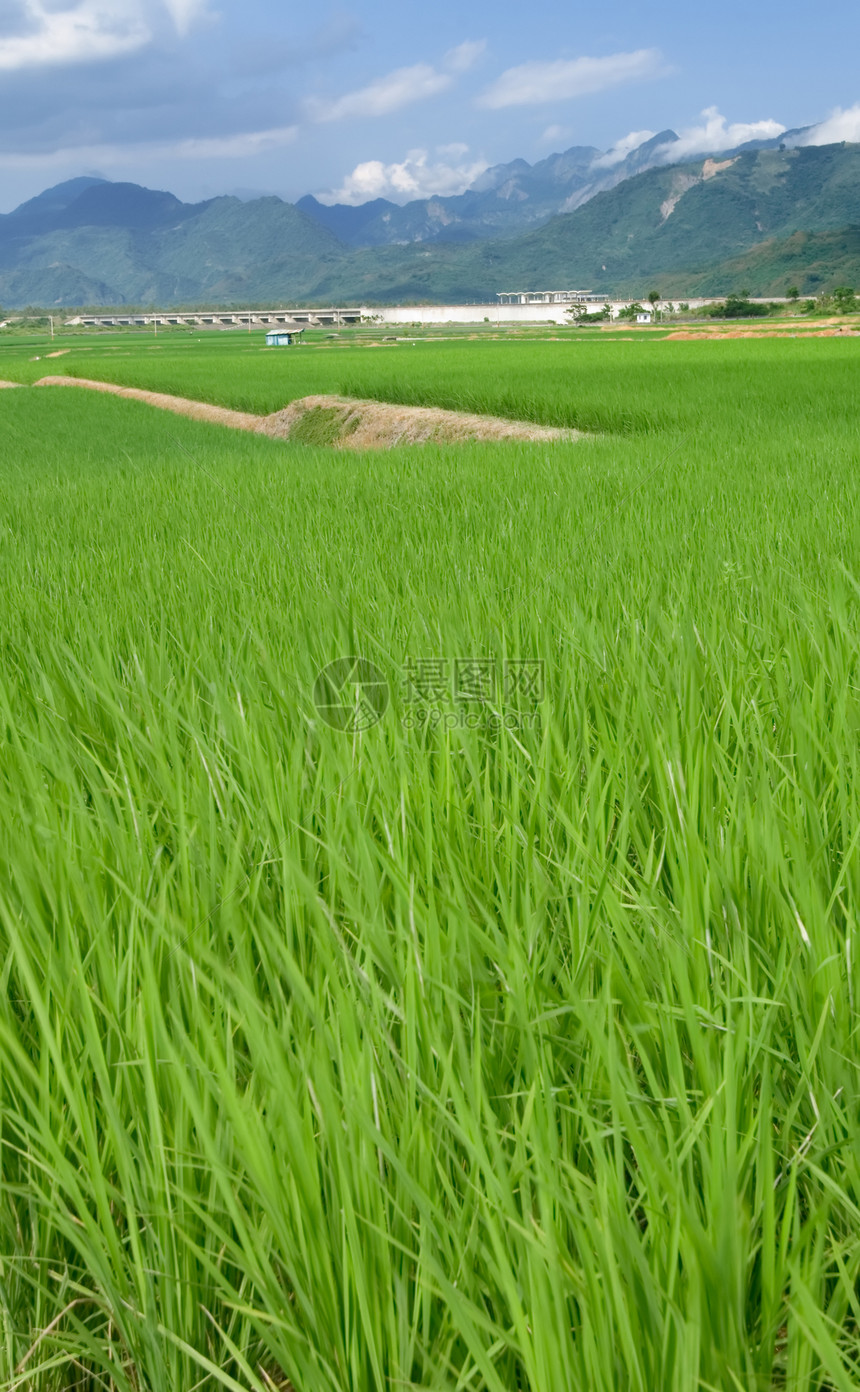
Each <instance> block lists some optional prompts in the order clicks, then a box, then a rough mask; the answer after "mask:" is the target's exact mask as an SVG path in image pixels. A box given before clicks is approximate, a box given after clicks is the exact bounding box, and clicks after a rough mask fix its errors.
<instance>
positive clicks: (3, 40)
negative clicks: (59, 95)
mask: <svg viewBox="0 0 860 1392" xmlns="http://www.w3.org/2000/svg"><path fill="white" fill-rule="evenodd" d="M205 5H206V0H163V9H166V11H167V13H168V15H169V17H170V19H171V20H172V22H173V25H174V28H175V29H176V31H177V33H179V34H180V35H183V34H185V33H187V31H188V29H189V28H190V26H191V25H192V24H193V23H194V21H195V20H196V19H198V18H199V17H200V15H201V14H202V13H203V12H204V10H205ZM10 9H11V11H12V14H13V16H14V19H13V23H12V25H11V32H9V30H8V29H7V32H6V33H2V32H0V71H4V72H15V71H17V70H19V69H22V68H38V67H59V66H63V65H66V64H74V63H92V62H99V61H103V60H105V59H108V58H116V57H119V56H120V55H121V54H124V53H132V52H134V50H135V49H139V48H143V47H144V46H145V45H146V44H147V43H149V42H150V40H151V39H152V37H153V23H154V22H157V21H158V18H159V15H158V11H159V10H160V9H162V6H161V5H160V4H157V3H156V4H152V3H148V2H147V0H77V3H68V2H66V3H63V0H60V2H59V4H58V3H56V0H54V2H53V3H52V2H51V0H14V2H13V4H12V6H10V7H7V14H8V12H9V10H10ZM162 13H163V11H162Z"/></svg>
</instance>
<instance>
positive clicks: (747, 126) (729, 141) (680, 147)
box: [663, 106, 785, 164]
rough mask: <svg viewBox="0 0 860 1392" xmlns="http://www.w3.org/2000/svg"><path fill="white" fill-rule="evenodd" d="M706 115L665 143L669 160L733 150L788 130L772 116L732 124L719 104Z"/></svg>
mask: <svg viewBox="0 0 860 1392" xmlns="http://www.w3.org/2000/svg"><path fill="white" fill-rule="evenodd" d="M702 115H703V116H704V118H705V119H704V122H703V124H702V125H700V126H690V127H689V128H688V129H687V130H682V131H681V133H680V139H678V140H677V141H673V142H672V143H671V144H669V145H665V146H664V147H663V148H664V151H665V154H664V158H665V159H666V160H667V161H668V162H669V163H671V164H677V163H678V161H679V160H682V159H685V158H686V156H687V155H708V154H713V153H715V152H716V151H719V150H733V149H734V148H735V147H736V146H737V145H745V144H746V143H747V141H748V140H773V139H774V138H775V137H776V136H778V135H782V133H783V131H784V130H785V126H781V125H780V124H779V121H772V120H766V121H735V122H734V123H733V124H732V125H729V124H728V123H727V121H726V118H725V116H721V115H720V112H719V111H718V109H717V107H715V106H708V107H706V108H705V110H704V111H703V112H702Z"/></svg>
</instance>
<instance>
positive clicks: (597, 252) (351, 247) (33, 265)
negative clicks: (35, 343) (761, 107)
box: [0, 131, 860, 309]
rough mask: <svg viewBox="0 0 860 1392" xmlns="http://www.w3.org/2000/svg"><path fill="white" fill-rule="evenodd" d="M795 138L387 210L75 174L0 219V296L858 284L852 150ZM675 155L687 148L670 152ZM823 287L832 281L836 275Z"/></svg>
mask: <svg viewBox="0 0 860 1392" xmlns="http://www.w3.org/2000/svg"><path fill="white" fill-rule="evenodd" d="M802 139H803V132H787V133H786V134H785V135H783V136H781V137H779V138H778V139H777V140H771V141H762V142H756V143H754V144H752V145H748V146H743V147H741V148H739V149H737V150H734V151H727V152H719V153H716V154H714V155H711V156H707V157H702V156H701V155H699V156H697V158H695V159H687V160H684V161H679V162H677V163H671V159H672V154H673V147H674V146H676V145H678V144H679V143H680V142H679V141H678V137H677V136H676V135H675V134H674V132H672V131H663V132H661V133H660V134H659V135H657V136H654V137H651V138H650V139H649V140H648V141H646V142H644V143H643V144H642V145H640V146H639V148H638V149H635V150H632V151H630V152H629V153H628V154H627V155H626V156H625V157H624V158H623V159H615V158H614V157H607V156H605V155H601V154H600V152H599V151H596V150H594V149H592V148H591V147H587V146H586V147H583V146H576V147H574V148H573V149H571V150H567V151H565V152H564V153H563V154H556V155H551V156H549V157H548V158H547V159H545V160H541V161H540V162H538V163H537V164H534V165H529V164H527V163H526V161H525V160H514V161H513V162H512V163H510V164H506V165H498V166H496V167H494V168H492V169H488V170H486V171H485V172H484V173H483V174H482V175H481V176H480V177H479V178H478V179H477V180H476V181H475V182H474V184H473V185H472V186H471V188H469V189H468V190H467V191H466V192H465V193H462V194H457V195H453V196H450V197H439V198H432V199H421V200H414V201H413V202H410V203H407V204H406V205H403V206H401V205H398V204H395V203H392V202H389V201H388V200H385V199H376V200H373V201H372V202H369V203H365V204H363V205H360V206H358V207H354V206H350V205H345V204H339V205H338V204H335V205H326V204H323V203H320V202H319V201H318V200H317V199H315V198H313V197H311V196H308V197H305V198H303V199H300V200H299V202H298V203H297V204H295V205H294V204H291V203H287V202H284V201H283V200H281V199H279V198H276V197H265V198H257V199H253V200H252V201H248V202H243V201H241V200H240V199H238V198H231V197H221V198H212V199H208V200H206V201H204V202H201V203H183V202H181V201H180V200H179V199H178V198H175V197H174V195H173V194H171V193H166V192H161V191H156V190H152V189H146V188H142V187H141V186H139V185H137V184H127V183H113V182H109V181H107V180H104V179H98V178H78V179H71V180H68V181H67V182H66V183H63V184H59V185H57V186H56V187H55V188H52V189H48V190H46V191H45V192H44V193H42V194H39V195H38V197H36V198H32V199H30V200H29V201H28V202H27V203H23V204H22V205H21V206H20V207H19V208H16V209H15V210H14V211H13V212H11V213H8V214H5V215H2V216H0V303H2V304H3V305H4V306H5V307H6V308H8V309H14V308H16V307H24V306H27V305H40V306H43V307H45V308H49V307H53V306H57V307H60V306H72V305H75V306H80V305H89V306H96V305H116V306H119V305H122V304H136V305H146V304H158V305H160V306H163V307H168V306H170V305H179V304H195V303H197V304H199V303H203V302H206V303H209V304H216V303H222V304H248V303H254V302H261V301H275V302H279V303H290V302H296V301H299V300H301V301H306V302H309V303H314V302H316V303H320V302H323V301H329V302H331V301H340V302H341V303H359V302H363V303H369V304H373V303H385V302H405V303H410V302H412V303H416V302H420V301H425V302H427V301H429V302H433V301H436V302H445V301H451V300H454V301H457V300H460V301H470V300H471V301H491V300H493V299H494V298H495V295H496V292H497V291H499V290H515V289H541V288H544V287H546V286H550V287H558V288H561V287H570V288H573V287H577V288H581V289H584V290H589V291H592V292H594V293H599V294H607V295H609V294H611V293H616V294H631V295H642V294H643V293H646V292H647V290H648V289H649V288H651V286H652V284H655V283H656V282H657V281H658V280H659V288H660V289H661V291H662V292H663V293H664V294H675V295H678V296H683V295H684V294H689V295H693V294H697V293H699V294H703V293H709V294H724V293H728V292H729V291H731V290H735V289H740V288H746V289H749V290H750V291H751V292H752V293H759V294H777V293H784V290H785V288H786V280H788V281H789V283H793V284H797V285H798V286H799V288H800V290H801V293H816V292H817V291H819V290H822V289H826V288H828V286H830V285H831V284H839V283H849V284H850V283H854V284H857V283H860V245H858V244H860V145H851V144H847V143H843V144H839V145H826V146H805V145H803V144H802V143H801V142H802ZM682 148H683V146H682ZM834 278H835V279H834Z"/></svg>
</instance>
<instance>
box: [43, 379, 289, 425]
mask: <svg viewBox="0 0 860 1392" xmlns="http://www.w3.org/2000/svg"><path fill="white" fill-rule="evenodd" d="M35 385H36V386H37V387H86V388H87V389H88V390H89V391H99V392H110V394H111V395H112V396H127V397H129V398H130V399H131V400H132V401H144V402H146V404H147V405H148V406H158V407H159V409H160V410H162V411H173V413H174V414H175V415H177V416H190V417H191V419H192V420H202V421H209V422H210V423H211V424H212V425H227V426H231V427H232V429H234V430H257V429H258V428H259V425H260V422H261V420H263V419H265V418H264V417H261V416H252V415H250V414H249V413H248V412H247V411H231V410H230V409H229V408H228V407H227V406H210V405H209V404H208V402H205V401H188V400H186V398H185V397H183V396H168V395H167V393H166V392H152V391H142V390H141V389H140V388H139V387H120V386H117V385H116V383H114V382H93V381H90V379H89V378H88V377H40V379H39V381H38V382H36V383H35Z"/></svg>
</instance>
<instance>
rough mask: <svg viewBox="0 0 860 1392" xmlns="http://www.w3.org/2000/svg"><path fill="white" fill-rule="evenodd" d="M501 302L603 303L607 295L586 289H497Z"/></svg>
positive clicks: (497, 295)
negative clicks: (593, 292)
mask: <svg viewBox="0 0 860 1392" xmlns="http://www.w3.org/2000/svg"><path fill="white" fill-rule="evenodd" d="M496 298H497V299H498V300H499V303H500V304H578V305H585V304H593V303H597V302H599V303H600V304H603V301H604V299H605V296H603V295H591V294H589V293H588V292H587V291H586V290H497V291H496Z"/></svg>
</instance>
